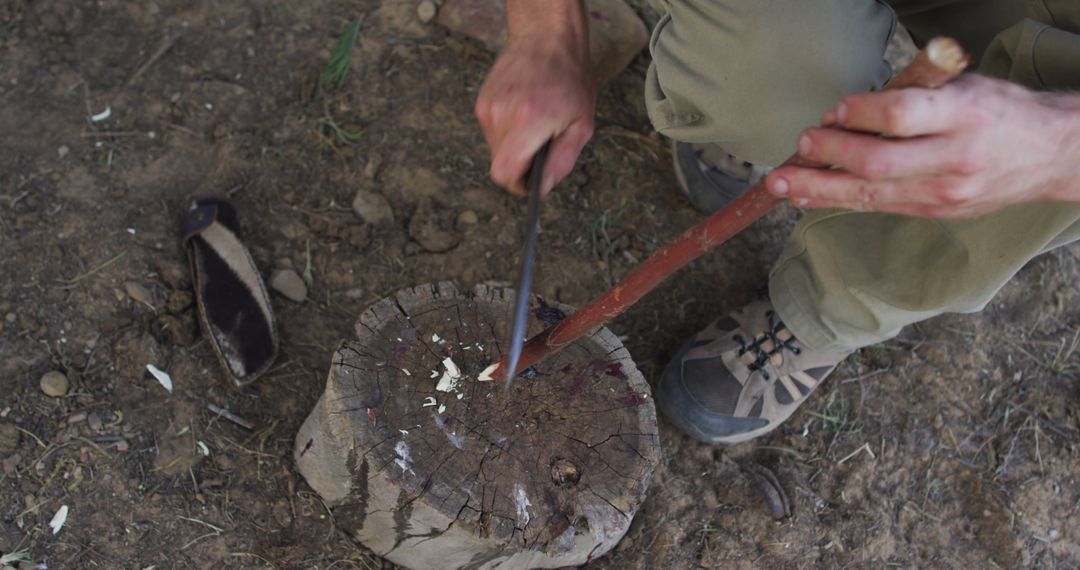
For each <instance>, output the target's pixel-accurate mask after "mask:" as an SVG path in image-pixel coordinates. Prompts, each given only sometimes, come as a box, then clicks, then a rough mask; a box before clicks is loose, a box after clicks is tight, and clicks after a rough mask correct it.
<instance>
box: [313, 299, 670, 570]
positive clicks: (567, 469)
mask: <svg viewBox="0 0 1080 570" xmlns="http://www.w3.org/2000/svg"><path fill="white" fill-rule="evenodd" d="M512 297H513V295H512V294H511V291H510V290H508V289H503V288H492V287H487V286H484V285H481V286H478V287H477V288H476V289H475V290H474V291H473V292H472V293H461V292H459V291H457V289H455V288H454V287H453V285H450V284H448V283H440V284H437V285H426V286H422V287H417V288H415V289H407V290H404V291H400V292H398V293H397V294H396V295H394V296H392V297H389V298H387V299H384V300H383V301H380V302H379V303H377V304H375V305H374V306H372V307H370V308H369V309H368V310H366V311H365V312H364V313H363V314H362V315H361V317H360V319H359V321H358V322H357V325H356V334H357V338H356V339H355V340H351V341H346V342H344V343H343V344H342V345H341V347H340V348H339V349H338V351H337V352H336V353H335V355H334V359H333V362H332V364H331V368H330V374H329V377H328V378H327V381H326V391H325V392H324V393H323V395H322V397H321V398H320V399H319V401H318V403H317V404H316V405H315V408H314V410H312V412H311V414H310V415H309V416H308V418H307V420H306V421H305V422H304V425H303V426H302V427H301V428H300V432H299V434H298V435H297V439H296V449H295V452H294V456H295V459H296V462H297V464H298V466H299V469H300V472H301V473H302V474H303V475H304V477H305V478H306V479H307V481H308V483H309V484H310V485H311V487H312V488H313V489H315V491H317V492H318V493H319V495H321V496H322V498H323V499H324V500H325V501H326V503H327V504H328V505H329V506H331V507H332V508H333V511H334V517H335V519H337V521H338V523H339V524H340V525H342V527H343V528H345V529H346V530H347V531H348V532H350V533H352V534H353V535H354V536H355V537H356V538H357V539H358V540H359V541H360V542H362V543H363V544H364V545H365V546H367V547H368V548H370V549H371V550H372V551H374V552H375V553H376V554H378V555H380V556H383V557H386V558H387V559H389V560H390V561H392V562H394V563H396V564H400V565H402V566H406V567H409V568H416V569H421V568H423V569H428V568H556V567H561V566H575V565H579V564H584V563H585V562H588V561H589V560H592V559H594V558H596V557H598V556H600V555H603V554H604V553H606V552H607V551H608V550H610V549H611V548H612V547H613V546H615V544H616V543H617V542H618V541H619V539H620V538H622V536H623V534H625V533H626V530H627V528H629V526H630V521H631V519H632V518H633V516H634V513H635V512H636V511H637V509H638V507H639V506H640V505H641V502H642V501H643V500H644V496H645V491H646V489H647V488H648V486H649V480H650V478H651V476H652V472H653V469H654V468H655V467H656V465H657V462H658V459H659V439H658V437H657V424H656V411H655V407H654V406H653V402H652V398H651V396H650V392H649V387H648V385H647V384H646V383H645V380H644V378H643V377H642V376H641V373H640V372H638V370H637V368H636V367H635V366H634V363H633V361H632V360H631V359H630V354H629V353H628V352H627V351H626V349H625V348H623V346H622V343H621V342H619V340H618V338H616V337H615V335H614V334H612V333H611V332H610V331H609V330H607V329H606V328H601V329H599V330H597V331H596V332H595V333H593V334H591V335H589V336H586V337H583V338H582V339H580V340H579V341H577V342H575V343H574V344H573V345H572V346H570V347H567V348H566V349H565V350H563V351H561V352H559V353H558V354H556V355H554V356H552V357H551V358H549V359H547V360H545V361H543V362H541V363H539V364H538V365H537V366H535V367H534V368H531V369H529V370H526V371H525V372H523V373H522V374H521V375H520V376H519V378H518V379H517V380H516V382H514V384H513V386H512V387H511V388H510V389H509V390H508V389H507V388H506V386H505V385H504V383H503V382H501V381H479V380H478V379H477V378H478V376H480V374H481V372H482V371H483V370H484V369H485V368H487V367H488V366H489V365H491V364H493V363H494V362H496V361H497V360H498V359H499V357H500V356H501V352H500V342H504V339H503V336H504V335H505V331H506V330H507V322H506V319H507V315H508V312H509V311H508V307H509V305H510V303H511V299H512ZM567 309H568V308H567V307H565V306H561V305H557V304H546V303H544V302H543V300H542V299H540V298H539V297H534V298H533V302H532V307H531V310H530V330H529V335H532V334H535V333H537V332H539V331H540V330H542V329H543V328H545V327H547V326H548V325H549V324H550V323H551V322H553V321H555V320H558V319H559V318H561V317H562V316H563V314H564V312H563V311H565V310H567Z"/></svg>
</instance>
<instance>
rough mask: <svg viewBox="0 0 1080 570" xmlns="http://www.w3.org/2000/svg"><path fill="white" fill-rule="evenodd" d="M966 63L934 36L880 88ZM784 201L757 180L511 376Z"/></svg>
mask: <svg viewBox="0 0 1080 570" xmlns="http://www.w3.org/2000/svg"><path fill="white" fill-rule="evenodd" d="M967 64H968V56H967V55H966V54H965V53H964V50H963V49H962V48H961V47H960V45H959V44H957V43H956V41H955V40H953V39H951V38H945V37H939V38H934V39H933V40H930V42H929V43H928V44H927V45H926V47H925V48H923V50H922V51H920V52H919V54H918V56H916V58H915V60H914V61H912V62H911V65H909V66H908V67H907V68H906V69H904V71H903V72H901V73H900V74H899V75H897V76H896V77H895V78H893V80H892V81H890V82H889V83H888V84H887V85H886V86H885V87H884V89H900V88H904V87H925V88H936V87H939V86H941V85H943V84H945V83H947V82H948V81H949V80H951V79H953V78H954V77H956V76H957V75H959V74H960V72H962V71H963V70H964V68H965V67H966V66H967ZM784 165H785V166H788V165H795V166H803V167H822V166H823V165H820V164H816V163H813V162H810V161H807V160H805V159H802V158H799V157H798V156H792V157H791V158H789V159H787V160H786V161H784ZM782 201H783V199H782V198H777V197H775V196H773V195H772V194H769V193H768V192H767V191H766V190H765V185H764V183H762V182H759V183H757V184H755V185H754V186H752V187H751V188H750V189H748V190H747V191H746V192H745V193H743V194H742V195H741V196H739V197H738V198H736V199H735V200H734V201H732V202H731V203H730V204H728V205H727V206H725V207H724V208H722V209H720V210H719V211H717V212H715V213H713V214H712V215H710V216H709V217H708V218H705V219H704V220H703V221H701V222H700V223H698V224H697V225H695V226H694V227H692V228H690V229H689V230H687V231H686V232H684V233H683V234H682V235H680V236H679V237H677V238H675V239H674V240H672V241H671V242H669V243H668V244H667V245H665V246H664V247H662V248H660V249H659V250H657V251H656V252H655V253H653V254H652V255H651V256H649V258H648V259H646V260H645V261H644V262H642V263H641V264H640V265H638V266H637V267H636V268H634V270H633V271H631V272H630V274H629V275H627V276H626V278H624V279H623V280H622V281H620V282H619V283H618V284H617V285H615V287H613V288H612V289H609V290H608V291H606V292H605V293H603V294H602V295H600V296H599V297H597V298H596V299H594V300H593V301H592V302H590V303H589V304H588V305H585V306H584V307H582V308H581V309H580V310H578V311H577V312H576V313H574V314H572V315H570V316H568V317H567V318H565V319H564V320H563V321H562V322H560V323H559V324H557V325H555V326H553V327H549V328H548V329H546V330H544V331H543V332H541V333H540V334H538V335H536V336H534V337H533V338H531V339H529V340H528V341H527V342H526V343H525V346H524V348H523V349H522V351H521V358H520V360H519V361H518V365H517V370H516V371H515V375H516V373H520V372H521V371H522V370H524V369H526V368H528V367H529V366H532V365H533V364H535V363H536V362H538V361H539V360H541V359H543V358H545V357H547V356H549V355H551V354H553V353H555V352H557V351H558V350H560V349H562V348H563V347H565V346H567V345H569V344H570V343H572V342H573V341H575V340H577V339H578V338H580V337H582V336H584V335H586V334H588V333H589V332H591V331H592V330H594V329H595V328H596V327H599V326H601V325H603V324H604V323H606V322H608V321H609V320H611V319H612V318H614V317H616V316H617V315H619V314H620V313H622V312H623V311H624V310H626V308H627V307H629V306H630V305H633V304H634V303H635V302H637V300H638V299H640V298H641V297H643V296H644V295H645V294H646V293H648V292H649V291H652V290H653V289H654V288H656V286H657V285H659V284H660V282H662V281H663V280H664V279H667V277H668V276H670V275H671V274H672V273H675V272H676V271H678V270H679V269H680V268H682V267H683V266H684V265H686V264H687V263H690V262H691V261H693V260H695V259H697V258H698V257H700V256H701V255H702V254H703V253H705V252H707V251H709V250H711V249H713V248H715V247H717V246H719V245H720V244H722V243H724V242H726V241H727V240H729V239H731V237H732V236H734V235H735V234H737V233H739V232H740V231H742V230H743V229H745V228H746V227H747V226H749V225H750V224H752V223H753V222H754V221H756V220H757V219H758V218H760V217H761V216H763V215H764V214H765V213H766V212H768V211H769V210H771V209H773V208H774V207H776V206H777V205H779V204H780V202H782ZM506 366H507V364H506V362H505V358H504V359H502V360H500V361H499V362H498V363H497V365H496V368H494V369H491V370H489V371H486V372H487V373H488V375H489V376H490V377H492V378H499V377H502V376H504V371H503V370H504V368H505V367H506Z"/></svg>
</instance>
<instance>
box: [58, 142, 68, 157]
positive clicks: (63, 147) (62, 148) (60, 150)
mask: <svg viewBox="0 0 1080 570" xmlns="http://www.w3.org/2000/svg"><path fill="white" fill-rule="evenodd" d="M70 153H71V149H70V148H68V146H67V145H66V144H62V145H60V148H58V149H56V154H57V156H59V157H60V158H64V157H65V156H67V155H68V154H70Z"/></svg>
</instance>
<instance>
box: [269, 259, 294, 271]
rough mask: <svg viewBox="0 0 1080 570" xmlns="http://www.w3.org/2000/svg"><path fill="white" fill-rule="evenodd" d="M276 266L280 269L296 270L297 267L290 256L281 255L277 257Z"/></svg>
mask: <svg viewBox="0 0 1080 570" xmlns="http://www.w3.org/2000/svg"><path fill="white" fill-rule="evenodd" d="M274 267H276V268H278V269H292V270H294V271H295V270H296V267H295V266H293V263H292V260H291V259H289V258H288V257H279V258H277V259H275V260H274Z"/></svg>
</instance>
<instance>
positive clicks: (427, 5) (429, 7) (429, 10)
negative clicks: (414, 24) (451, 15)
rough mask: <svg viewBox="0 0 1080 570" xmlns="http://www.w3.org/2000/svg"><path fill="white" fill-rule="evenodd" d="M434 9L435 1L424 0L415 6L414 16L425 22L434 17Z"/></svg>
mask: <svg viewBox="0 0 1080 570" xmlns="http://www.w3.org/2000/svg"><path fill="white" fill-rule="evenodd" d="M435 11H436V10H435V3H434V2H432V1H431V0H424V1H423V2H421V3H420V4H419V5H417V7H416V17H417V18H420V21H421V22H423V23H425V24H426V23H428V22H430V21H432V20H434V19H435Z"/></svg>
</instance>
